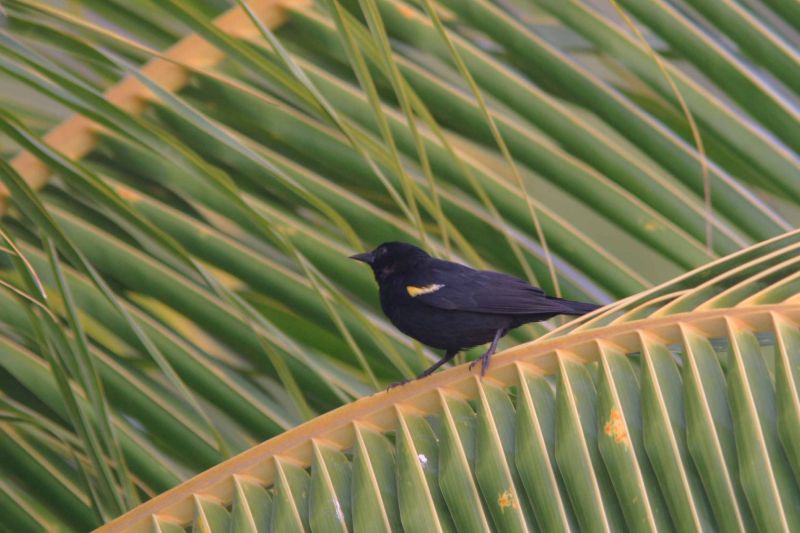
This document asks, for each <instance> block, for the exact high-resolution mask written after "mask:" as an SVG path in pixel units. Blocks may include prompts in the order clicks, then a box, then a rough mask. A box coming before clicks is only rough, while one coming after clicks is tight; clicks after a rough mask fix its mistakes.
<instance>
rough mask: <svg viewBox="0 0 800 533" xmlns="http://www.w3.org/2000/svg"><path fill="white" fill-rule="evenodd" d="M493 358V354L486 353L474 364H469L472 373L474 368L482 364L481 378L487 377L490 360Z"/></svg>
mask: <svg viewBox="0 0 800 533" xmlns="http://www.w3.org/2000/svg"><path fill="white" fill-rule="evenodd" d="M491 358H492V352H486V353H485V354H483V355H482V356H480V357H479V358H477V359H475V360H474V361H473V362H471V363H470V364H469V369H470V371H472V368H473V367H474V366H475V365H477V364H478V363H480V364H481V377H483V376H485V375H486V371H487V370H488V369H489V360H490V359H491Z"/></svg>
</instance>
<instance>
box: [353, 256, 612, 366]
mask: <svg viewBox="0 0 800 533" xmlns="http://www.w3.org/2000/svg"><path fill="white" fill-rule="evenodd" d="M352 258H353V259H356V260H358V261H362V262H364V263H367V264H368V265H370V267H371V268H372V271H373V273H374V274H375V280H376V281H377V282H378V286H379V288H380V301H381V307H382V308H383V312H384V314H385V315H386V316H387V317H388V318H389V320H391V321H392V324H394V325H395V326H396V327H397V329H399V330H400V331H402V332H403V333H405V334H406V335H408V336H409V337H412V338H414V339H416V340H418V341H420V342H421V343H423V344H426V345H428V346H430V347H432V348H439V349H443V350H445V356H444V357H443V358H442V360H440V361H439V362H437V363H436V364H434V365H433V366H432V367H431V368H429V369H428V370H426V371H425V372H423V373H422V374H421V375H420V376H419V377H424V376H427V375H428V374H430V373H431V372H433V371H434V370H436V369H437V368H439V367H440V366H441V365H442V364H444V363H445V362H447V361H448V360H450V359H452V358H453V357H454V356H455V355H456V354H457V353H458V352H459V351H461V350H463V349H465V348H471V347H473V346H478V345H480V344H485V343H487V342H491V343H492V344H491V346H490V348H489V350H487V352H486V353H485V354H484V355H483V356H482V357H481V359H480V361H481V362H482V367H481V374H484V373H485V372H486V369H487V367H488V365H489V358H490V357H491V355H492V353H494V350H495V349H496V348H497V342H498V341H499V340H500V338H501V337H502V336H503V335H505V334H506V333H508V332H509V331H510V330H512V329H514V328H516V327H518V326H521V325H522V324H526V323H528V322H538V321H541V320H547V319H548V318H551V317H553V316H556V315H582V314H584V313H588V312H589V311H592V310H594V309H597V307H599V306H597V305H595V304H590V303H583V302H573V301H570V300H563V299H561V298H555V297H551V296H547V295H545V294H544V292H543V291H542V290H541V289H539V288H537V287H534V286H532V285H530V284H529V283H527V282H526V281H523V280H521V279H518V278H515V277H513V276H509V275H507V274H502V273H500V272H492V271H488V270H475V269H473V268H470V267H467V266H464V265H460V264H458V263H452V262H450V261H443V260H441V259H436V258H434V257H431V256H429V255H428V254H427V253H425V252H424V251H423V250H420V249H419V248H417V247H416V246H413V245H411V244H407V243H402V242H388V243H384V244H381V245H380V246H378V247H377V248H376V249H374V250H373V251H371V252H366V253H363V254H357V255H354V256H352ZM476 362H477V361H476Z"/></svg>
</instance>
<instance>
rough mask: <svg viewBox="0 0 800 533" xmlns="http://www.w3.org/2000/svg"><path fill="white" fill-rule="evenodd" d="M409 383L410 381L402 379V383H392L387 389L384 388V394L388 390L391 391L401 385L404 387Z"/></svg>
mask: <svg viewBox="0 0 800 533" xmlns="http://www.w3.org/2000/svg"><path fill="white" fill-rule="evenodd" d="M409 381H411V380H410V379H404V380H402V381H396V382H394V383H392V384H391V385H389V386H388V387H386V392H389V391H390V390H392V389H393V388H395V387H399V386H401V385H405V384H406V383H408V382H409Z"/></svg>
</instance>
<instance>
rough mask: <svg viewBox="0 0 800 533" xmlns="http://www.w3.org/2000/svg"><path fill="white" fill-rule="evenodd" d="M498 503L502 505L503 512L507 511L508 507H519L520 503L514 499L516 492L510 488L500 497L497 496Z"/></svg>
mask: <svg viewBox="0 0 800 533" xmlns="http://www.w3.org/2000/svg"><path fill="white" fill-rule="evenodd" d="M497 505H499V506H500V510H501V511H503V512H505V511H506V508H508V507H511V508H512V509H519V504H518V503H517V501H516V500H515V499H514V494H513V493H512V492H511V491H510V490H507V491H505V492H503V493H502V494H501V495H500V497H499V498H497Z"/></svg>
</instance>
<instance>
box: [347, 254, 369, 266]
mask: <svg viewBox="0 0 800 533" xmlns="http://www.w3.org/2000/svg"><path fill="white" fill-rule="evenodd" d="M350 259H355V260H356V261H361V262H362V263H366V264H368V265H371V264H372V260H373V259H375V256H374V255H373V254H372V252H364V253H363V254H356V255H351V256H350Z"/></svg>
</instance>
